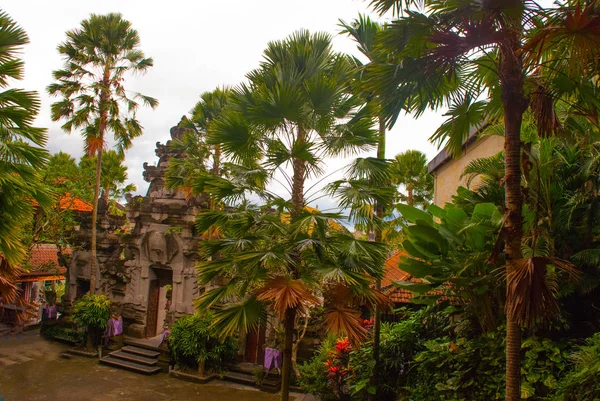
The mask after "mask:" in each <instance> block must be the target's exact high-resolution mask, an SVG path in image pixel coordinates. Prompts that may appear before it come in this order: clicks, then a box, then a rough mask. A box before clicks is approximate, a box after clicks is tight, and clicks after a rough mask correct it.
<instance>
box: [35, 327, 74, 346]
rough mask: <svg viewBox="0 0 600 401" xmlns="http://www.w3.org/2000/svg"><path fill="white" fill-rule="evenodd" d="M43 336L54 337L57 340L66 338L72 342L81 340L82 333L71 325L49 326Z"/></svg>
mask: <svg viewBox="0 0 600 401" xmlns="http://www.w3.org/2000/svg"><path fill="white" fill-rule="evenodd" d="M44 336H45V337H48V338H56V339H59V340H68V341H72V342H74V343H81V342H83V333H81V332H80V331H78V330H77V329H75V328H72V327H62V326H54V327H50V328H49V329H48V330H46V331H45V332H44Z"/></svg>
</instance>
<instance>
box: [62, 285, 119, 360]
mask: <svg viewBox="0 0 600 401" xmlns="http://www.w3.org/2000/svg"><path fill="white" fill-rule="evenodd" d="M109 318H110V300H109V299H108V298H107V297H105V296H104V295H93V294H86V295H84V296H83V297H81V299H79V300H78V301H77V302H75V304H74V305H73V311H72V314H71V319H72V320H73V322H74V323H75V324H77V326H78V327H80V328H82V329H84V330H85V332H86V336H87V340H86V348H87V349H88V351H91V350H92V349H93V348H94V347H95V346H96V345H97V344H98V343H99V340H100V335H101V333H102V330H104V329H105V328H106V325H107V323H108V319H109Z"/></svg>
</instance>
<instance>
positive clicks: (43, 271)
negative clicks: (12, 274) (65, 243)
mask: <svg viewBox="0 0 600 401" xmlns="http://www.w3.org/2000/svg"><path fill="white" fill-rule="evenodd" d="M65 253H66V254H70V253H71V250H70V249H68V248H67V250H66V251H65ZM23 270H24V271H23V272H22V273H21V277H31V276H56V275H64V274H65V273H66V272H67V269H66V268H65V267H63V266H59V265H58V255H57V248H56V245H53V244H37V245H35V246H34V247H33V248H32V249H31V252H30V253H29V259H28V260H27V262H25V263H24V265H23Z"/></svg>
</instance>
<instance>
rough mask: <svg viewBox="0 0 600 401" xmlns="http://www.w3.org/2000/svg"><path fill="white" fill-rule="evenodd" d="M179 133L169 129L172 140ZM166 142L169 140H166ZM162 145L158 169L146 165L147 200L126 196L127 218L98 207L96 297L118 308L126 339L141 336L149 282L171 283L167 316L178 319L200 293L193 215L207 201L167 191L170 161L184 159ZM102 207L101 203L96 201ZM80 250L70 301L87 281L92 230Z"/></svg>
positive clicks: (74, 261)
mask: <svg viewBox="0 0 600 401" xmlns="http://www.w3.org/2000/svg"><path fill="white" fill-rule="evenodd" d="M182 133H183V130H182V129H180V128H177V127H173V128H172V129H171V137H172V138H173V139H177V138H180V136H181V135H182ZM169 142H170V141H169ZM169 142H167V144H166V145H162V144H160V143H157V144H156V155H157V156H158V158H159V160H158V163H157V165H156V166H153V165H149V164H148V163H144V179H145V180H146V181H148V182H149V183H150V186H149V188H148V192H147V194H146V196H136V197H128V199H127V206H126V210H125V214H124V215H123V216H111V215H109V214H108V213H107V208H106V207H105V205H103V207H99V224H98V246H97V253H98V267H99V268H98V273H97V293H102V294H105V295H106V296H108V297H109V298H110V299H111V301H113V303H114V304H115V305H119V306H120V309H121V313H122V316H123V319H124V322H125V325H126V327H127V329H126V330H127V332H126V334H129V335H132V336H136V337H145V336H146V334H147V333H148V327H147V317H148V309H149V306H148V302H149V297H150V293H149V292H150V285H151V282H152V280H158V279H160V280H161V282H163V283H164V282H169V283H170V284H172V288H173V289H172V304H171V308H170V311H169V312H168V314H167V316H168V318H169V319H177V318H178V317H180V316H182V315H183V314H189V313H193V311H194V305H193V301H194V299H195V298H196V297H197V296H198V294H199V289H198V285H197V280H196V275H195V269H194V267H195V264H196V260H197V258H198V256H197V253H196V249H197V244H198V241H200V239H201V238H200V237H199V236H198V235H196V234H195V231H194V221H195V216H196V214H197V213H198V212H199V211H200V210H201V209H202V208H204V207H206V206H207V202H206V201H205V200H202V199H199V198H194V197H192V198H189V197H186V195H185V194H184V193H182V192H180V191H171V190H168V189H167V188H166V187H165V173H166V170H167V167H168V165H169V160H170V159H172V158H178V157H183V155H182V154H180V153H177V152H174V151H172V150H171V149H170V148H169ZM100 202H102V201H100ZM80 232H81V233H80V235H79V238H78V242H79V245H80V248H81V249H83V250H79V251H76V252H74V255H73V258H72V263H71V269H70V286H71V288H70V289H71V299H73V298H74V297H75V296H76V295H77V286H78V280H79V282H81V281H85V280H89V277H90V266H89V259H90V252H89V251H87V250H86V249H89V238H90V236H91V230H90V229H89V226H88V227H87V229H82V230H80Z"/></svg>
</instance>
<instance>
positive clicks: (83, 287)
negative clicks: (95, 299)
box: [75, 278, 90, 299]
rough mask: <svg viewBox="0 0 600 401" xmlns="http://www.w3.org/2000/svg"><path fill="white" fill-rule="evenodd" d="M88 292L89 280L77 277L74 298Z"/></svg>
mask: <svg viewBox="0 0 600 401" xmlns="http://www.w3.org/2000/svg"><path fill="white" fill-rule="evenodd" d="M88 292H90V280H84V279H80V278H78V279H77V290H76V291H75V299H79V298H81V297H82V296H84V295H85V294H87V293H88Z"/></svg>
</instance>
